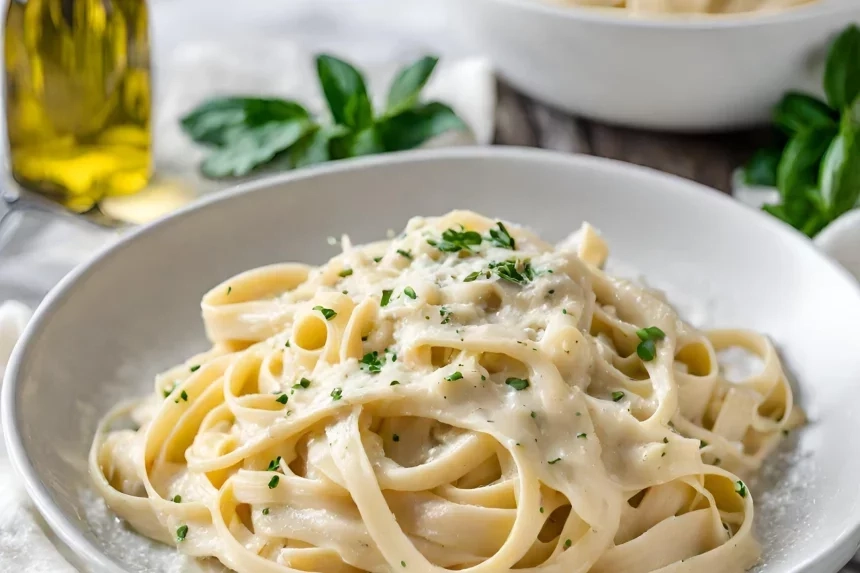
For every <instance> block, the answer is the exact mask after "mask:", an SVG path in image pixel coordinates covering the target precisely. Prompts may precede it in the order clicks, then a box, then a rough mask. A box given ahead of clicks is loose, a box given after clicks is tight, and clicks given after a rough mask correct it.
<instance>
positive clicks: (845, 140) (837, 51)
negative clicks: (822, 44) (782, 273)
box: [744, 25, 860, 237]
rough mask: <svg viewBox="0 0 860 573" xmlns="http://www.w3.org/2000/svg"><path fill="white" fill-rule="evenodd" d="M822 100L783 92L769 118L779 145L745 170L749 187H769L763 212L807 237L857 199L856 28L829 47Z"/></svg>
mask: <svg viewBox="0 0 860 573" xmlns="http://www.w3.org/2000/svg"><path fill="white" fill-rule="evenodd" d="M823 83H824V92H825V94H826V96H827V101H826V102H825V101H822V100H820V99H818V98H816V97H814V96H811V95H807V94H802V93H796V92H792V93H788V94H786V95H785V96H784V97H783V99H782V101H780V102H779V104H777V106H776V108H775V109H774V113H773V121H774V124H775V125H776V127H778V128H779V130H780V131H781V132H782V133H784V135H785V138H784V141H785V143H784V145H782V146H780V147H771V148H764V149H760V150H758V151H757V152H756V153H755V155H753V157H752V159H751V160H750V162H749V163H748V164H747V165H746V167H745V171H744V178H745V180H746V182H747V183H748V184H751V185H768V186H776V187H777V189H778V190H779V195H780V202H779V203H778V204H776V205H765V206H764V207H763V209H764V210H765V211H767V212H768V213H770V214H771V215H774V216H776V217H778V218H779V219H781V220H783V221H785V222H786V223H788V224H789V225H791V226H793V227H795V228H796V229H798V230H800V231H802V232H804V233H806V234H807V235H809V236H810V237H812V236H815V235H816V234H817V233H818V232H819V231H821V230H822V229H823V228H824V227H826V226H827V225H828V224H829V223H830V222H832V221H833V220H834V219H836V218H837V217H839V216H840V215H842V214H843V213H845V212H846V211H848V210H850V209H853V208H854V207H855V206H858V200H860V28H858V26H857V25H851V26H849V27H848V28H846V29H845V30H844V31H843V32H842V33H841V34H840V35H839V37H837V38H836V40H835V41H834V42H833V44H832V45H831V47H830V51H829V52H828V56H827V64H826V66H825V71H824V82H823Z"/></svg>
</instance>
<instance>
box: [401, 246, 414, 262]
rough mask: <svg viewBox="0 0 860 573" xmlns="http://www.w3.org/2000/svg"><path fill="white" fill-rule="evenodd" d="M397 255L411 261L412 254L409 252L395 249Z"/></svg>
mask: <svg viewBox="0 0 860 573" xmlns="http://www.w3.org/2000/svg"><path fill="white" fill-rule="evenodd" d="M397 254H398V255H400V256H401V257H403V258H404V259H409V260H410V261H411V260H412V253H411V252H410V251H404V250H403V249H397Z"/></svg>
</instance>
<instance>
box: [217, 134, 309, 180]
mask: <svg viewBox="0 0 860 573" xmlns="http://www.w3.org/2000/svg"><path fill="white" fill-rule="evenodd" d="M312 128H313V124H312V123H311V122H309V121H307V120H293V121H287V122H278V121H273V122H269V123H267V124H265V125H261V126H257V127H252V128H245V129H241V130H238V131H235V132H233V134H232V135H231V139H230V141H229V142H228V143H227V145H226V146H224V147H222V148H220V149H218V150H216V151H214V152H213V153H212V154H211V155H209V157H207V158H206V159H205V160H204V161H203V164H202V166H201V170H202V172H203V175H205V176H206V177H210V178H221V177H241V176H242V175H246V174H247V173H249V172H250V171H251V170H253V169H254V168H256V167H258V166H260V165H264V164H266V163H268V162H269V161H270V160H271V159H272V158H274V157H275V155H277V154H278V153H280V152H281V151H284V150H286V149H287V148H289V147H290V146H292V145H293V144H294V143H296V142H297V141H298V140H299V139H300V138H301V137H302V136H303V135H305V134H306V133H307V132H308V131H309V130H310V129H312Z"/></svg>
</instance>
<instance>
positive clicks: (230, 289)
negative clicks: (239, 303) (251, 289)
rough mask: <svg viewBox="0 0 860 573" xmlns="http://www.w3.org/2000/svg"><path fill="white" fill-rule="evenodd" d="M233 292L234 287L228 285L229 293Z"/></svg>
mask: <svg viewBox="0 0 860 573" xmlns="http://www.w3.org/2000/svg"><path fill="white" fill-rule="evenodd" d="M231 292H233V287H231V286H228V287H227V294H230V293H231Z"/></svg>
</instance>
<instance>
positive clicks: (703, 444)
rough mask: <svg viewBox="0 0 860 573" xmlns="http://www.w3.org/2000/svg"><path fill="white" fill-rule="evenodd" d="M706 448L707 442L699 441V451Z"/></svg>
mask: <svg viewBox="0 0 860 573" xmlns="http://www.w3.org/2000/svg"><path fill="white" fill-rule="evenodd" d="M707 447H708V442H706V441H705V440H699V449H700V450H701V449H702V448H707Z"/></svg>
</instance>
